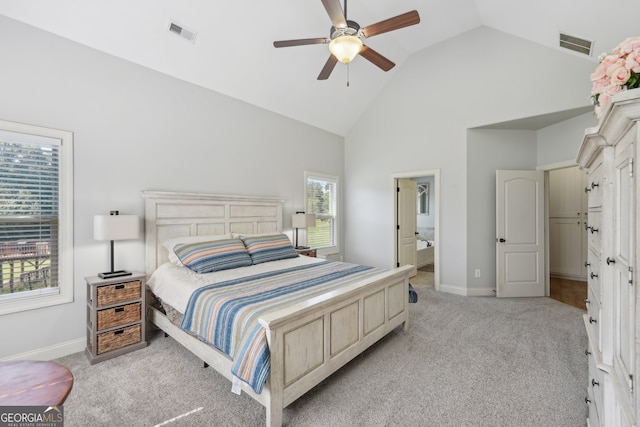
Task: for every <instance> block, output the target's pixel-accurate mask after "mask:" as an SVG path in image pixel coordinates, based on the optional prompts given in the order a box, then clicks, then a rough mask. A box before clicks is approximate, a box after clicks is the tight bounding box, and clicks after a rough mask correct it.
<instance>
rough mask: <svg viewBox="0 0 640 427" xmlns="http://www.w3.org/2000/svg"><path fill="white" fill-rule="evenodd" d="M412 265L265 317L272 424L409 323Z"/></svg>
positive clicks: (268, 414) (268, 413)
mask: <svg viewBox="0 0 640 427" xmlns="http://www.w3.org/2000/svg"><path fill="white" fill-rule="evenodd" d="M411 270H412V266H406V267H402V268H399V269H397V270H394V271H393V272H390V273H385V274H382V275H380V276H378V277H377V278H375V279H372V280H370V281H367V282H361V283H359V284H354V285H353V286H349V287H347V288H344V289H342V290H340V291H339V292H332V293H329V294H326V295H323V296H320V297H317V298H314V299H312V300H310V301H308V302H305V303H303V304H297V305H295V306H292V307H289V308H287V309H283V310H281V311H279V312H276V313H272V314H271V315H269V316H265V317H264V318H262V319H260V323H261V324H262V325H263V326H264V327H265V328H266V329H267V340H268V343H269V352H270V355H271V371H270V375H269V380H268V382H269V391H270V397H269V401H268V402H266V404H267V405H266V409H267V426H280V425H281V424H282V409H283V408H285V407H287V406H288V405H289V404H291V403H292V402H293V401H295V400H296V399H298V398H299V397H300V396H302V395H303V394H304V393H306V392H307V391H309V390H310V389H311V388H313V387H314V386H316V385H317V384H319V383H320V382H321V381H322V380H324V379H325V378H327V377H328V376H329V375H331V374H332V373H334V372H335V371H336V370H338V369H339V368H340V367H342V366H343V365H345V364H346V363H347V362H349V361H350V360H352V359H353V358H355V357H356V356H357V355H359V354H360V353H362V352H363V351H364V350H365V349H367V348H368V347H369V346H371V345H372V344H374V343H375V342H376V341H378V340H379V339H380V338H382V337H384V336H385V335H386V334H388V333H389V332H391V331H392V330H393V329H395V328H396V327H398V326H400V325H404V329H405V330H406V329H407V328H408V326H409V316H408V296H409V281H408V274H409V272H410V271H411Z"/></svg>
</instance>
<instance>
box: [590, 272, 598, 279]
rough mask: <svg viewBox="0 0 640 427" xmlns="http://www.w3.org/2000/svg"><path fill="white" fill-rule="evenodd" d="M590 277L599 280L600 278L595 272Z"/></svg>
mask: <svg viewBox="0 0 640 427" xmlns="http://www.w3.org/2000/svg"><path fill="white" fill-rule="evenodd" d="M590 276H591V278H592V279H597V278H598V275H597V274H596V273H594V272H593V271H592V272H591V274H590Z"/></svg>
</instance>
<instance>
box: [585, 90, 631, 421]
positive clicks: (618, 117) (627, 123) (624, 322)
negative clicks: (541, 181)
mask: <svg viewBox="0 0 640 427" xmlns="http://www.w3.org/2000/svg"><path fill="white" fill-rule="evenodd" d="M638 120H640V89H634V90H630V91H625V92H622V93H620V94H618V95H616V97H614V100H613V102H612V104H611V105H610V106H609V107H608V108H607V110H606V111H605V113H604V115H603V116H602V118H601V119H600V123H599V125H598V127H596V128H591V129H587V132H586V134H585V137H584V140H583V143H582V146H581V147H580V151H579V153H578V158H577V162H578V164H579V165H580V167H581V168H582V169H584V170H586V172H587V173H588V180H587V187H586V189H585V191H587V193H588V195H589V198H588V211H589V212H588V221H587V232H586V233H587V239H588V251H587V267H588V272H587V276H588V284H589V293H588V298H587V314H586V315H585V316H584V320H585V326H586V329H587V335H588V338H589V348H587V349H586V351H585V353H586V355H587V357H588V358H589V384H588V394H587V397H586V398H585V402H586V403H587V404H588V405H589V415H588V424H589V425H590V426H592V427H594V426H606V427H609V426H611V427H613V426H616V427H617V426H633V425H636V423H637V422H638V421H639V420H640V417H639V415H640V413H639V410H640V399H639V398H638V394H639V392H640V391H639V390H638V387H639V384H638V374H639V372H638V367H639V359H638V356H639V355H640V351H639V345H640V344H639V341H640V328H639V327H638V324H637V322H638V321H639V320H640V316H638V291H637V289H636V288H637V286H638V284H637V281H636V279H635V276H634V275H635V268H636V266H637V265H638V262H639V260H638V251H637V250H636V242H637V241H639V239H638V234H637V229H636V226H635V225H636V224H638V223H640V221H638V219H639V215H638V212H639V210H638V203H639V201H640V197H638V191H639V189H640V185H638V174H637V172H636V171H635V169H636V165H637V164H638V160H637V159H638V155H637V151H636V148H637V142H638V139H639V136H640V128H639V127H638V124H637V121H638Z"/></svg>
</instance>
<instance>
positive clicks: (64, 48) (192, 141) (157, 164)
mask: <svg viewBox="0 0 640 427" xmlns="http://www.w3.org/2000/svg"><path fill="white" fill-rule="evenodd" d="M0 52H2V67H1V70H2V71H1V73H2V78H1V79H0V93H1V94H2V102H1V103H0V119H2V120H8V121H14V122H21V123H28V124H33V125H39V126H45V127H52V128H58V129H64V130H69V131H72V132H73V133H74V143H75V153H74V162H75V170H74V172H75V180H74V181H75V190H74V215H75V224H74V233H75V239H74V244H75V250H74V259H75V271H74V276H75V279H74V287H75V293H74V298H75V300H74V302H73V303H71V304H64V305H59V306H55V307H49V308H45V309H39V310H31V311H28V312H22V313H16V314H10V315H4V316H0V342H2V345H1V346H0V359H2V358H6V357H9V356H12V355H17V354H21V353H26V352H32V351H34V350H37V349H41V348H46V347H50V346H62V347H64V345H65V343H75V344H77V343H78V342H82V341H83V340H84V336H85V318H86V313H85V301H86V295H85V294H86V291H85V287H84V277H86V276H93V275H95V274H97V273H98V272H100V271H105V270H108V268H109V251H108V243H106V242H96V241H94V240H93V237H92V236H93V230H92V221H93V216H94V215H95V214H103V213H107V212H108V211H109V210H112V209H119V210H120V211H121V212H122V213H127V214H138V215H141V216H142V215H143V200H142V198H141V196H140V191H141V190H143V189H154V190H181V191H192V192H207V193H218V194H230V193H239V194H248V195H268V196H279V197H282V198H284V199H286V205H285V219H284V223H285V224H284V226H285V229H287V231H290V227H291V219H290V214H291V213H293V212H295V210H299V209H301V208H302V207H303V206H304V204H303V190H304V175H303V174H304V171H305V170H311V171H315V172H321V173H326V174H331V175H337V176H339V177H340V179H341V181H343V178H342V177H343V150H344V147H343V138H342V137H340V136H337V135H334V134H331V133H328V132H325V131H322V130H319V129H317V128H313V127H310V126H308V125H304V124H301V123H300V122H296V121H293V120H290V119H287V118H285V117H283V116H280V115H277V114H273V113H270V112H267V111H265V110H262V109H260V108H257V107H254V106H251V105H249V104H246V103H244V102H241V101H238V100H235V99H232V98H229V97H227V96H224V95H221V94H218V93H215V92H212V91H209V90H206V89H203V88H201V87H198V86H195V85H192V84H188V83H185V82H182V81H179V80H176V79H174V78H171V77H168V76H166V75H163V74H160V73H157V72H153V71H151V70H149V69H146V68H143V67H140V66H138V65H134V64H132V63H129V62H126V61H124V60H120V59H117V58H114V57H112V56H109V55H106V54H103V53H101V52H98V51H96V50H93V49H90V48H87V47H84V46H81V45H78V44H76V43H73V42H70V41H68V40H66V39H63V38H60V37H57V36H53V35H51V34H49V33H46V32H43V31H40V30H36V29H34V28H32V27H29V26H26V25H24V24H21V23H18V22H17V21H13V20H10V19H8V18H6V17H3V16H0ZM319 148H321V149H319ZM341 228H343V227H341ZM115 252H116V260H115V266H116V268H118V269H129V270H144V250H143V238H142V236H141V238H140V239H139V240H137V241H127V242H118V243H116V248H115ZM69 345H71V344H69ZM62 351H64V350H62Z"/></svg>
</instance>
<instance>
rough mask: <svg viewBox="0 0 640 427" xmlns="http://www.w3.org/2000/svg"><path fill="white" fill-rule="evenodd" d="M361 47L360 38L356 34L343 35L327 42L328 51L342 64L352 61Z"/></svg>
mask: <svg viewBox="0 0 640 427" xmlns="http://www.w3.org/2000/svg"><path fill="white" fill-rule="evenodd" d="M361 49H362V40H360V38H359V37H356V36H350V35H343V36H339V37H336V38H334V39H333V40H331V42H330V43H329V51H330V52H331V53H332V54H333V56H335V57H336V58H338V61H340V62H342V63H343V64H348V63H349V62H351V61H353V58H355V57H356V56H357V55H358V53H360V50H361Z"/></svg>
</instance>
